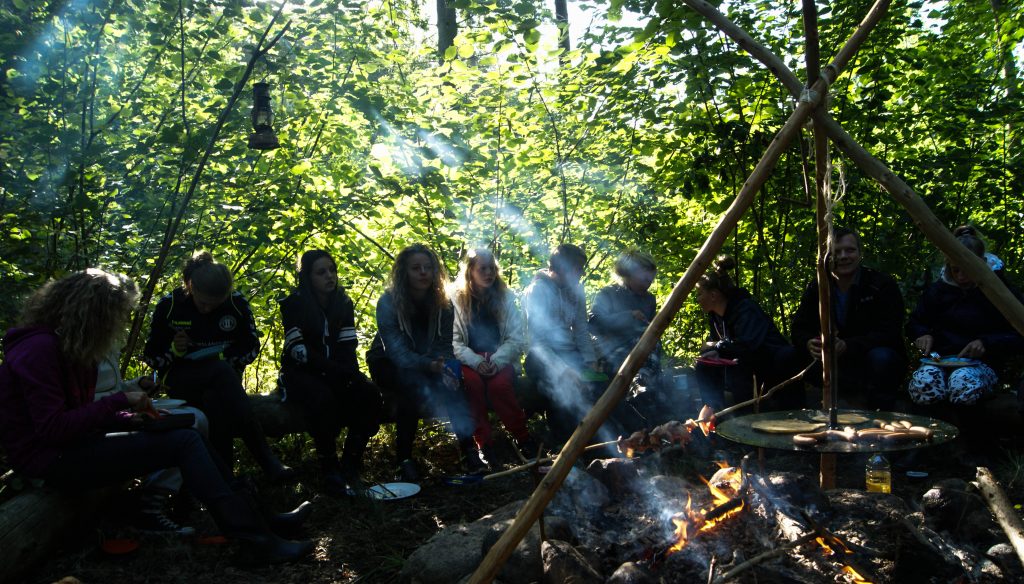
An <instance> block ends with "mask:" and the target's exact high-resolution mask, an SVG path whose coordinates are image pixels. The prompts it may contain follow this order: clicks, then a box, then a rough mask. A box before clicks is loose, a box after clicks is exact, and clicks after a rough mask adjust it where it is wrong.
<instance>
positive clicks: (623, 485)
mask: <svg viewBox="0 0 1024 584" xmlns="http://www.w3.org/2000/svg"><path fill="white" fill-rule="evenodd" d="M587 474H589V475H590V476H592V477H594V478H595V479H597V480H599V481H601V484H603V485H604V486H606V487H608V492H609V494H611V495H612V496H614V497H617V498H620V497H622V496H623V495H626V494H627V493H630V492H632V491H633V490H634V488H635V487H634V486H633V485H634V483H635V482H636V480H637V479H638V478H639V477H640V474H639V473H638V472H637V470H636V465H635V464H634V463H633V461H632V460H630V459H628V458H599V459H597V460H593V461H591V462H590V464H589V465H588V466H587Z"/></svg>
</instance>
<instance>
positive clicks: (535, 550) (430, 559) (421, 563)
mask: <svg viewBox="0 0 1024 584" xmlns="http://www.w3.org/2000/svg"><path fill="white" fill-rule="evenodd" d="M524 503H525V501H516V502H513V503H509V504H508V505H505V506H504V507H501V508H499V509H497V510H496V511H494V512H493V513H491V514H489V515H485V516H483V517H481V518H480V519H478V520H476V521H474V522H472V523H469V524H460V525H452V526H449V527H446V528H444V529H442V530H441V531H440V532H438V533H437V534H435V535H434V536H433V537H431V538H430V539H429V540H428V541H427V543H425V544H423V545H422V546H420V547H419V548H417V549H416V550H415V551H414V552H413V553H412V554H410V555H409V557H408V559H406V561H405V564H404V565H403V566H402V572H401V574H400V576H399V577H400V579H401V581H403V582H411V583H413V584H451V583H452V582H458V581H460V580H461V579H462V578H463V577H465V576H467V575H469V574H472V573H473V572H474V571H475V570H476V568H477V566H478V565H479V564H480V561H481V560H483V554H484V553H485V552H486V550H489V549H490V547H491V545H493V544H494V542H495V541H497V539H498V537H500V536H501V533H502V532H504V530H505V529H506V528H507V527H508V526H509V525H511V524H512V522H513V520H514V519H515V516H516V513H518V512H519V509H520V508H521V507H522V506H523V504H524ZM495 533H497V535H494V534H495ZM485 540H488V541H489V544H488V545H487V546H486V548H485V547H484V542H485ZM541 566H542V565H541V561H540V530H539V528H538V527H537V526H536V525H534V526H533V527H531V529H530V531H529V532H528V533H527V535H526V537H525V538H523V541H521V542H519V545H518V546H517V547H516V549H515V551H514V552H513V553H512V556H511V557H509V559H508V561H507V562H506V564H505V566H504V567H503V568H502V571H501V572H500V573H499V574H498V579H499V580H500V581H502V582H504V583H505V584H527V583H528V582H536V581H538V580H540V577H541Z"/></svg>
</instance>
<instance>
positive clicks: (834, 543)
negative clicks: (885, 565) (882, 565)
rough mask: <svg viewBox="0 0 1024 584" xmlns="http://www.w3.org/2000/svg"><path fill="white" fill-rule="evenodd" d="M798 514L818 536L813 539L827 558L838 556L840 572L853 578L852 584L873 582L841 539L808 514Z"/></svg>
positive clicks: (869, 583)
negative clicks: (825, 552)
mask: <svg viewBox="0 0 1024 584" xmlns="http://www.w3.org/2000/svg"><path fill="white" fill-rule="evenodd" d="M800 514H801V515H802V516H803V518H804V521H806V522H807V524H808V525H810V526H811V528H812V529H813V531H814V533H816V534H817V535H818V537H816V538H814V539H815V541H817V542H818V545H820V546H821V547H822V548H824V549H825V550H826V551H827V552H828V556H829V557H830V558H831V557H833V556H837V555H838V556H839V557H838V558H836V559H837V560H839V561H840V562H841V563H842V564H843V567H842V571H843V572H844V573H846V574H849V575H850V576H852V577H853V578H854V582H857V583H858V584H871V582H874V581H875V580H874V578H870V577H868V571H867V570H866V569H865V568H864V567H863V566H861V565H859V564H858V563H857V561H856V560H855V558H854V557H852V556H855V554H854V552H853V550H852V549H850V546H848V545H847V544H846V542H845V541H843V539H842V538H841V537H839V536H838V535H836V534H834V533H832V532H831V531H829V530H828V529H826V528H825V526H823V525H821V524H820V523H818V522H817V521H815V520H814V518H813V517H811V515H810V513H807V512H806V511H802V512H801V513H800Z"/></svg>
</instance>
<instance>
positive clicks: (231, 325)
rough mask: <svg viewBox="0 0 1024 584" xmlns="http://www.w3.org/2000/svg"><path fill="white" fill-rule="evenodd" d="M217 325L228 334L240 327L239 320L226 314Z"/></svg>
mask: <svg viewBox="0 0 1024 584" xmlns="http://www.w3.org/2000/svg"><path fill="white" fill-rule="evenodd" d="M217 324H218V326H220V330H222V331H224V332H226V333H227V332H231V331H233V330H235V327H236V326H238V319H236V318H235V317H233V316H231V315H230V314H225V315H224V316H222V317H220V322H219V323H217Z"/></svg>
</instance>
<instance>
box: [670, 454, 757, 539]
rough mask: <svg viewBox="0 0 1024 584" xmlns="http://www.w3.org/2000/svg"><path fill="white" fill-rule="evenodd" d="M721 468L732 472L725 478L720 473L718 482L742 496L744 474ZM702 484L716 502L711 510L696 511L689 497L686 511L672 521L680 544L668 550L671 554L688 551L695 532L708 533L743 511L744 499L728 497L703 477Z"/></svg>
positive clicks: (723, 464)
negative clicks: (740, 493)
mask: <svg viewBox="0 0 1024 584" xmlns="http://www.w3.org/2000/svg"><path fill="white" fill-rule="evenodd" d="M718 464H719V466H721V467H722V469H723V470H725V469H728V471H727V472H726V473H725V474H724V475H723V473H722V472H721V471H719V473H716V475H715V477H716V482H719V483H726V484H728V485H729V486H730V487H731V488H732V490H733V491H734V492H738V491H739V489H740V485H741V484H742V483H743V472H742V471H741V470H740V469H738V468H731V467H729V465H728V464H726V463H718ZM700 480H702V481H704V484H706V485H707V486H708V490H709V491H710V492H711V496H712V498H713V499H714V500H713V501H712V504H711V506H710V507H708V508H705V509H701V510H700V511H696V510H694V508H693V505H692V500H691V498H690V496H689V495H687V496H686V508H685V509H683V511H682V512H680V513H676V514H675V515H674V516H673V517H672V523H673V524H675V526H676V530H675V533H674V535H675V538H676V543H675V544H674V545H673V546H672V547H670V548H669V549H668V553H669V554H672V553H675V552H677V551H679V550H681V549H683V548H684V547H686V544H687V543H688V542H689V541H690V539H691V538H692V535H691V530H693V533H694V534H696V533H699V532H702V531H708V530H710V529H712V528H714V526H716V525H718V524H719V523H721V522H723V521H725V519H726V518H728V517H732V516H733V515H735V514H737V513H739V512H740V511H741V510H742V509H743V506H744V504H743V500H742V499H738V498H735V497H734V496H732V495H730V494H729V493H726V492H725V491H723V490H722V489H720V488H718V487H716V486H715V485H713V484H711V483H710V482H708V481H707V480H706V479H705V478H704V477H700Z"/></svg>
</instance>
